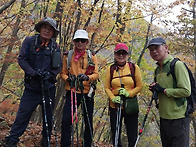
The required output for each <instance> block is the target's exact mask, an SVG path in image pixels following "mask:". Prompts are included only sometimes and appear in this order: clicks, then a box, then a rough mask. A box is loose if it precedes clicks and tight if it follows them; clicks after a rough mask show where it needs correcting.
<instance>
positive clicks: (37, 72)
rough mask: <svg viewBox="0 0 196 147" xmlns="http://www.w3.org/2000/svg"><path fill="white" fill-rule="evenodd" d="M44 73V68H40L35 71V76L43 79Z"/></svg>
mask: <svg viewBox="0 0 196 147" xmlns="http://www.w3.org/2000/svg"><path fill="white" fill-rule="evenodd" d="M42 74H43V70H42V69H38V70H37V71H36V72H35V77H37V78H38V79H41V78H42Z"/></svg>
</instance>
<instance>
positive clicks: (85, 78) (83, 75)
mask: <svg viewBox="0 0 196 147" xmlns="http://www.w3.org/2000/svg"><path fill="white" fill-rule="evenodd" d="M77 77H78V78H79V79H80V80H82V81H88V80H89V76H87V75H85V74H78V76H77Z"/></svg>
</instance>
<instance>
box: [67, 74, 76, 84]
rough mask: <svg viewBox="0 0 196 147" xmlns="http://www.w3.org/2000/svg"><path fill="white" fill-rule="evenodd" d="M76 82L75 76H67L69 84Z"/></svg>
mask: <svg viewBox="0 0 196 147" xmlns="http://www.w3.org/2000/svg"><path fill="white" fill-rule="evenodd" d="M75 80H76V76H75V75H69V76H68V78H67V81H68V82H69V83H74V82H75Z"/></svg>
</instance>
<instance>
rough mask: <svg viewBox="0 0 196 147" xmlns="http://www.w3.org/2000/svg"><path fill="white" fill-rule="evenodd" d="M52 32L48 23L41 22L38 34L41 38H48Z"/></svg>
mask: <svg viewBox="0 0 196 147" xmlns="http://www.w3.org/2000/svg"><path fill="white" fill-rule="evenodd" d="M53 34H54V28H53V27H52V26H50V25H48V24H43V25H42V26H41V28H40V36H41V38H43V39H46V40H50V39H51V38H52V36H53Z"/></svg>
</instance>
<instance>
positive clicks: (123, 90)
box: [118, 88, 129, 97]
mask: <svg viewBox="0 0 196 147" xmlns="http://www.w3.org/2000/svg"><path fill="white" fill-rule="evenodd" d="M118 91H119V95H124V96H125V97H129V92H127V91H126V90H125V89H124V88H120V89H119V90H118Z"/></svg>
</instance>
